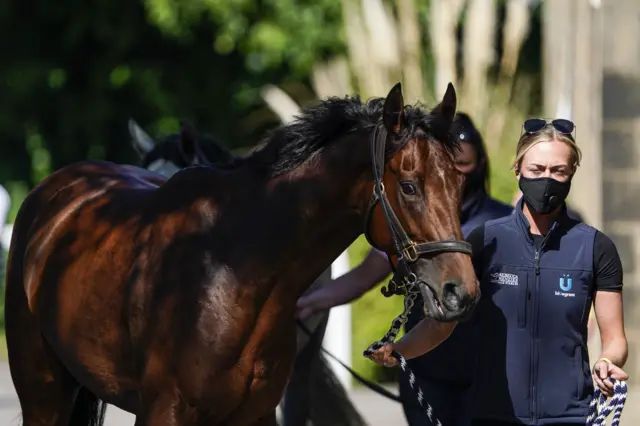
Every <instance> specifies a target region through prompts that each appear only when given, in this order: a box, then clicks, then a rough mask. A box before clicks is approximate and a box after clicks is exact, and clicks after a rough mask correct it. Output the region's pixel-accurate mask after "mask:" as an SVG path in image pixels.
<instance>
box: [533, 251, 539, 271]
mask: <svg viewBox="0 0 640 426" xmlns="http://www.w3.org/2000/svg"><path fill="white" fill-rule="evenodd" d="M534 260H535V262H536V275H540V251H539V250H536V255H535V258H534Z"/></svg>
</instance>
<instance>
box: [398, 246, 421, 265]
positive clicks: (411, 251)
mask: <svg viewBox="0 0 640 426" xmlns="http://www.w3.org/2000/svg"><path fill="white" fill-rule="evenodd" d="M402 255H403V257H404V258H405V259H407V260H408V261H409V262H411V263H413V262H415V261H416V260H418V256H420V254H419V253H418V247H417V246H416V243H414V242H413V241H411V242H410V243H409V245H408V246H406V247H405V248H404V249H402Z"/></svg>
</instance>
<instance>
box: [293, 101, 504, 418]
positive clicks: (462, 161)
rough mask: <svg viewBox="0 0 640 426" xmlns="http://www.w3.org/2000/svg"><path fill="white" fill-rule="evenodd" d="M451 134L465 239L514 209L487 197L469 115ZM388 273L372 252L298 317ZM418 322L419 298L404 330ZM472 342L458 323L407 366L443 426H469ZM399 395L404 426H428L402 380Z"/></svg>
mask: <svg viewBox="0 0 640 426" xmlns="http://www.w3.org/2000/svg"><path fill="white" fill-rule="evenodd" d="M451 134H452V135H453V136H454V137H455V138H456V139H457V140H458V141H459V142H460V148H461V149H460V152H459V153H458V155H457V156H456V168H457V169H458V170H459V171H460V172H462V173H464V174H465V176H466V183H465V187H464V192H463V205H462V212H461V223H462V233H463V234H464V235H465V236H466V235H468V234H469V232H470V231H471V230H472V229H474V228H476V227H477V226H479V225H481V224H482V223H484V222H485V221H487V220H490V219H495V218H498V217H502V216H506V215H509V214H510V213H511V212H512V210H513V209H512V207H511V206H509V205H507V204H504V203H502V202H500V201H498V200H495V199H493V198H491V197H490V196H489V195H488V194H489V158H488V156H487V153H486V149H485V146H484V141H483V140H482V137H481V135H480V133H479V132H478V130H477V129H476V127H475V126H474V124H473V122H472V120H471V118H470V117H469V116H468V115H467V114H465V113H462V112H459V113H457V114H456V117H455V119H454V122H453V125H452V127H451ZM390 272H391V269H390V267H389V263H388V261H387V259H386V256H385V255H384V254H383V253H380V252H378V251H377V250H371V251H370V252H369V254H368V255H367V257H366V258H365V259H364V260H363V262H362V263H361V264H360V265H359V266H357V267H356V268H354V269H352V270H351V271H349V272H348V273H346V274H345V275H343V276H341V277H339V278H337V279H335V280H334V281H333V282H331V283H328V284H327V285H325V286H324V287H322V288H320V289H318V290H317V291H315V292H310V293H308V294H306V295H304V296H302V297H301V298H300V299H299V301H298V310H299V315H300V316H301V317H303V318H306V317H307V316H309V315H310V314H311V313H313V312H317V311H320V310H325V309H330V308H332V307H334V306H338V305H341V304H344V303H349V302H351V301H352V300H354V299H356V298H358V297H360V296H361V295H362V294H364V293H365V292H366V291H367V290H370V289H371V288H372V287H373V286H375V285H376V284H377V283H379V282H380V281H381V280H383V279H384V278H385V277H386V276H387V275H388V274H389V273H390ZM422 318H424V313H423V312H422V299H421V298H420V297H419V298H418V300H417V301H416V307H415V308H414V309H413V310H412V311H411V313H410V314H409V320H408V321H407V324H406V330H407V331H409V330H411V329H412V328H413V327H414V326H415V325H416V324H417V323H419V322H420V321H421V319H422ZM473 337H474V332H473V324H472V323H471V322H469V323H465V324H459V325H458V326H456V328H455V329H454V331H453V333H452V334H451V336H450V337H449V339H447V340H446V341H445V342H444V343H442V344H441V345H440V346H439V347H437V348H436V349H434V350H433V351H431V352H430V353H428V354H426V355H424V356H422V357H419V358H416V359H412V360H410V361H409V364H410V366H411V368H412V370H413V371H414V373H415V374H416V380H417V383H418V384H419V385H420V386H421V388H422V389H423V391H424V392H425V398H426V399H427V400H428V401H429V403H430V404H431V405H432V406H433V409H434V411H435V412H436V413H437V415H438V418H439V419H440V421H441V422H442V424H443V425H446V426H461V425H465V424H468V423H467V422H468V417H467V414H468V411H467V409H466V408H465V402H466V396H467V393H468V392H467V391H468V389H469V385H470V383H471V363H470V357H469V348H470V347H471V343H470V340H471V339H472V338H473ZM400 395H401V397H402V399H403V409H404V413H405V417H406V418H407V421H408V423H409V424H410V425H411V426H421V425H425V424H429V423H428V418H427V417H426V415H425V414H424V413H423V411H422V409H421V408H420V406H419V405H418V404H417V402H416V398H415V395H414V393H413V390H411V388H410V387H409V383H408V377H406V376H405V375H401V376H400Z"/></svg>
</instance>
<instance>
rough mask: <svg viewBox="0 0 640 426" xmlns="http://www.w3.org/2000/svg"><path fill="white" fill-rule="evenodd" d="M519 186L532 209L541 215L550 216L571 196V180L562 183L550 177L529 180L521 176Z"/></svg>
mask: <svg viewBox="0 0 640 426" xmlns="http://www.w3.org/2000/svg"><path fill="white" fill-rule="evenodd" d="M518 186H519V187H520V190H521V191H522V196H523V197H524V201H525V203H527V206H529V208H530V209H532V210H533V211H535V212H536V213H539V214H549V213H551V212H553V211H555V210H556V209H557V208H558V207H560V206H561V205H562V203H563V202H564V200H565V199H566V198H567V195H569V189H571V180H568V181H566V182H560V181H557V180H555V179H553V178H550V177H542V178H533V179H529V178H526V177H524V176H520V182H519V184H518Z"/></svg>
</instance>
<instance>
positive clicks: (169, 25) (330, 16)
mask: <svg viewBox="0 0 640 426" xmlns="http://www.w3.org/2000/svg"><path fill="white" fill-rule="evenodd" d="M145 5H146V8H147V11H148V15H149V18H150V20H151V22H153V23H155V24H156V25H158V27H159V28H160V29H161V30H162V31H164V32H166V33H167V34H170V35H172V36H176V37H181V38H185V39H192V38H193V34H192V31H191V28H192V27H193V26H194V25H196V24H197V23H199V22H200V21H201V19H202V18H203V16H206V17H207V18H209V19H210V20H211V21H212V22H213V24H214V29H215V37H214V42H213V48H214V49H215V51H216V52H217V53H218V54H221V55H227V54H230V53H232V52H234V51H237V52H240V53H242V55H243V56H244V58H245V65H246V67H247V69H248V70H250V71H252V72H254V73H261V72H264V71H266V70H269V69H273V68H277V67H280V66H282V65H286V66H287V67H288V68H289V69H290V70H291V71H292V72H293V73H295V74H298V75H300V76H306V75H308V74H309V72H310V71H311V67H312V65H313V64H314V62H315V61H317V60H318V59H319V58H321V57H322V56H323V55H325V54H328V53H338V52H340V51H341V50H343V45H344V34H343V31H342V26H341V25H340V23H341V2H340V0H264V1H261V2H256V1H253V0H189V1H185V0H145Z"/></svg>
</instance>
